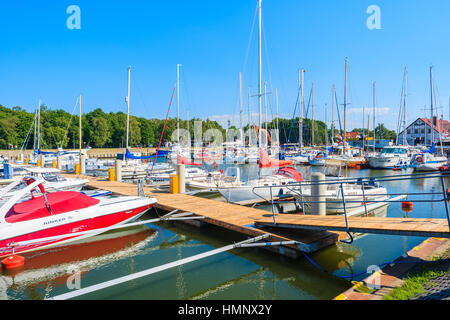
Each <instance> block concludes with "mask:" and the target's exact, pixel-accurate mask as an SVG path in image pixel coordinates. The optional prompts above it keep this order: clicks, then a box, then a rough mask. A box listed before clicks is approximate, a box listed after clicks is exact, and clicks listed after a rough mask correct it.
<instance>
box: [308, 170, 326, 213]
mask: <svg viewBox="0 0 450 320" xmlns="http://www.w3.org/2000/svg"><path fill="white" fill-rule="evenodd" d="M311 181H312V182H313V185H312V186H311V198H312V200H313V202H312V203H311V213H312V214H313V215H319V216H326V215H327V204H326V198H325V196H326V185H325V183H324V182H325V175H324V174H323V173H320V172H316V173H313V174H312V175H311Z"/></svg>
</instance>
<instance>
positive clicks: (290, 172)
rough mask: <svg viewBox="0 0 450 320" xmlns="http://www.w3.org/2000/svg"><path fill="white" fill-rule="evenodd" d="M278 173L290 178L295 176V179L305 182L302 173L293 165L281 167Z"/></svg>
mask: <svg viewBox="0 0 450 320" xmlns="http://www.w3.org/2000/svg"><path fill="white" fill-rule="evenodd" d="M277 174H279V175H282V176H285V177H289V178H294V179H295V180H297V182H303V177H302V174H301V173H300V172H298V171H297V170H295V169H294V168H291V167H286V168H281V169H280V170H278V171H277Z"/></svg>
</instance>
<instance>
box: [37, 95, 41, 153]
mask: <svg viewBox="0 0 450 320" xmlns="http://www.w3.org/2000/svg"><path fill="white" fill-rule="evenodd" d="M37 121H38V122H37V127H38V129H37V148H38V150H40V149H41V100H39V105H38V119H37Z"/></svg>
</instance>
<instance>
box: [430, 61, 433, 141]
mask: <svg viewBox="0 0 450 320" xmlns="http://www.w3.org/2000/svg"><path fill="white" fill-rule="evenodd" d="M430 92H431V94H430V98H431V119H430V120H431V145H433V143H434V121H433V120H434V118H433V117H434V110H433V67H430Z"/></svg>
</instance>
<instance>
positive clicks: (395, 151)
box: [381, 148, 406, 154]
mask: <svg viewBox="0 0 450 320" xmlns="http://www.w3.org/2000/svg"><path fill="white" fill-rule="evenodd" d="M381 153H382V154H388V153H389V154H392V153H393V154H406V149H402V148H384V149H383V150H382V151H381Z"/></svg>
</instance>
